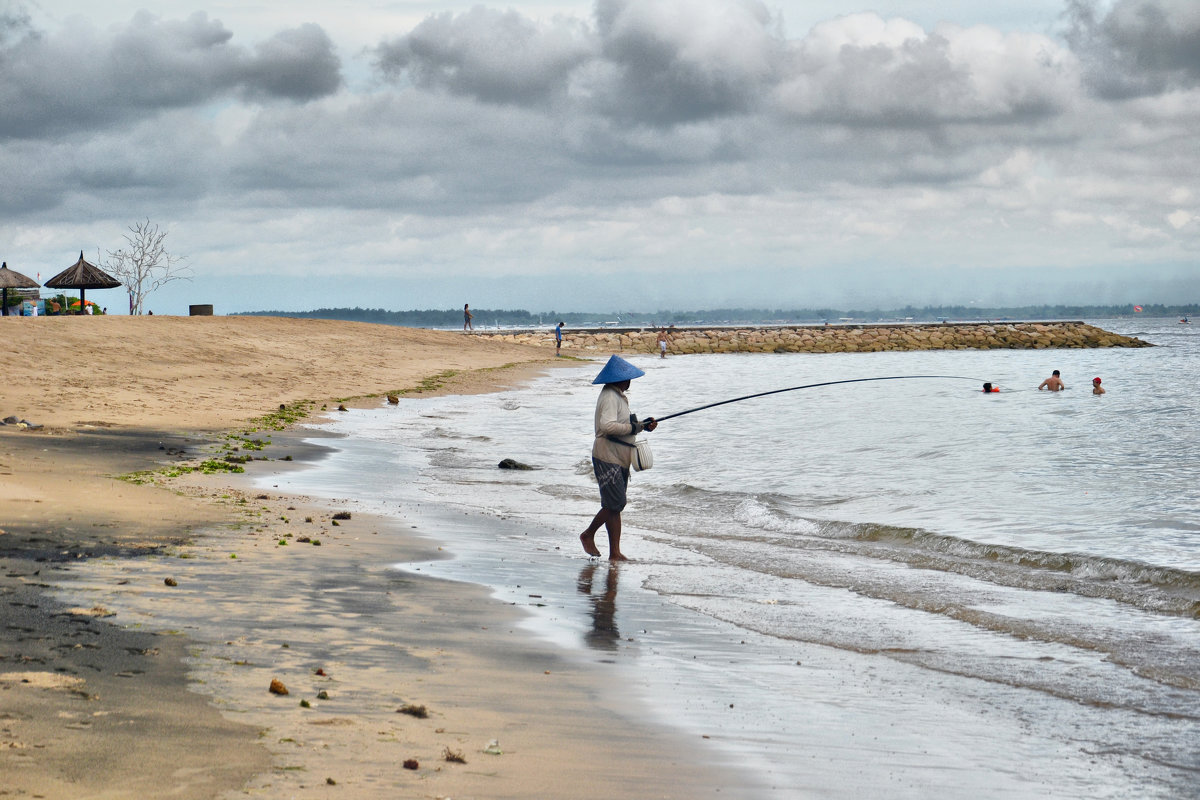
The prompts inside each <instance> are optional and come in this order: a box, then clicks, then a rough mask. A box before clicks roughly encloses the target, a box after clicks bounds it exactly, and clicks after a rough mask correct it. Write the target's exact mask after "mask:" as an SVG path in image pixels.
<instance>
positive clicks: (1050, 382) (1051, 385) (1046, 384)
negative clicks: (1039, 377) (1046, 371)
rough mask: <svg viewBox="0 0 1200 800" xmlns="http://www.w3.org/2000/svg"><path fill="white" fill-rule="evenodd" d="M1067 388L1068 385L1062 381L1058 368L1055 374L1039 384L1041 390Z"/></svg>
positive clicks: (1054, 390) (1059, 390) (1056, 390)
mask: <svg viewBox="0 0 1200 800" xmlns="http://www.w3.org/2000/svg"><path fill="white" fill-rule="evenodd" d="M1065 388H1067V386H1066V384H1064V383H1063V382H1062V378H1060V377H1059V375H1058V370H1054V374H1053V375H1051V376H1050V377H1049V378H1046V380H1044V381H1042V382H1041V383H1040V384H1038V391H1039V392H1040V391H1041V390H1042V389H1049V390H1050V391H1052V392H1061V391H1062V390H1063V389H1065Z"/></svg>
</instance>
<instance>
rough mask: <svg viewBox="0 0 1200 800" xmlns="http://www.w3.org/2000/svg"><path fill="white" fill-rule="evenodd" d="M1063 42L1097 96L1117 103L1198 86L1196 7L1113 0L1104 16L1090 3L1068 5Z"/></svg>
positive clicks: (1188, 1)
mask: <svg viewBox="0 0 1200 800" xmlns="http://www.w3.org/2000/svg"><path fill="white" fill-rule="evenodd" d="M1066 17H1067V21H1068V25H1069V27H1068V30H1067V33H1066V38H1067V41H1068V42H1069V43H1070V45H1071V47H1072V49H1073V50H1075V52H1077V53H1078V54H1079V56H1080V58H1081V60H1082V61H1083V63H1084V65H1085V68H1086V78H1087V83H1088V85H1089V86H1090V87H1091V88H1092V90H1093V91H1095V92H1096V93H1097V94H1098V95H1100V96H1101V97H1104V98H1108V99H1122V98H1129V97H1141V96H1146V95H1154V94H1160V93H1162V92H1165V91H1169V90H1172V89H1188V88H1193V87H1195V86H1198V85H1200V3H1197V2H1195V0H1118V2H1117V3H1116V4H1115V5H1114V6H1113V7H1112V8H1111V9H1110V10H1109V11H1108V13H1107V14H1102V13H1100V11H1099V9H1098V8H1097V6H1096V3H1095V2H1094V0H1069V2H1068V8H1067V14H1066Z"/></svg>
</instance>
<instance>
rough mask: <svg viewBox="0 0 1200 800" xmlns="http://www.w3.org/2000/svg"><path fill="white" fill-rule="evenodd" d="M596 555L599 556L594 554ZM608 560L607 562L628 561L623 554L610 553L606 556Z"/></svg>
mask: <svg viewBox="0 0 1200 800" xmlns="http://www.w3.org/2000/svg"><path fill="white" fill-rule="evenodd" d="M596 555H600V554H599V553H596ZM608 560H609V561H628V560H629V559H628V558H626V557H625V556H624V554H622V553H610V554H609V556H608Z"/></svg>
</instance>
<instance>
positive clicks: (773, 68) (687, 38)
mask: <svg viewBox="0 0 1200 800" xmlns="http://www.w3.org/2000/svg"><path fill="white" fill-rule="evenodd" d="M596 29H597V35H598V37H599V39H600V51H601V53H602V59H603V63H601V64H599V65H597V66H598V78H599V79H598V80H597V81H596V86H595V88H596V92H595V94H596V99H597V100H598V101H599V102H600V103H602V104H603V107H604V108H605V109H606V110H607V111H608V112H609V113H611V114H614V115H616V116H618V117H624V118H632V119H635V120H640V121H644V122H649V123H653V124H664V123H665V124H670V123H679V122H692V121H696V120H700V119H709V118H713V117H722V116H726V115H731V114H740V113H744V112H747V111H751V110H753V109H754V108H755V107H756V106H757V105H758V103H759V102H760V101H761V99H762V98H763V97H764V95H765V94H766V92H767V91H768V90H769V88H770V87H771V85H773V84H774V82H775V80H776V75H777V71H778V69H779V66H780V64H781V59H782V56H783V54H784V52H785V43H784V40H783V39H782V36H781V34H780V33H779V32H778V30H777V26H776V24H775V20H774V19H773V18H772V17H771V15H770V14H769V13H768V12H767V9H766V6H765V5H763V4H762V3H759V2H716V3H714V2H703V1H702V0H653V1H652V2H647V1H646V0H598V1H597V3H596ZM605 79H607V80H605ZM606 83H607V85H605V84H606Z"/></svg>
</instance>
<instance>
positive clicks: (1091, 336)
mask: <svg viewBox="0 0 1200 800" xmlns="http://www.w3.org/2000/svg"><path fill="white" fill-rule="evenodd" d="M564 333H565V336H564V338H563V350H564V351H565V352H567V353H572V352H574V353H578V354H580V355H586V354H591V353H595V352H604V353H657V352H658V342H657V338H658V331H657V330H656V329H654V328H636V329H611V328H610V329H586V330H574V331H572V330H565V331H564ZM474 335H476V336H480V337H483V338H487V339H494V340H503V341H513V342H520V343H522V344H535V345H543V346H545V347H554V332H553V330H552V329H551V330H545V331H542V330H521V331H498V332H494V333H492V332H486V331H478V332H476V333H475V334H474ZM668 336H669V339H670V342H669V344H668V346H667V352H668V353H670V354H686V353H874V352H881V351H884V350H1041V349H1052V348H1088V347H1153V345H1152V344H1151V343H1149V342H1145V341H1142V340H1141V339H1138V338H1136V337H1132V336H1122V335H1121V334H1117V333H1112V332H1110V331H1106V330H1103V329H1102V328H1097V327H1096V326H1094V325H1089V324H1087V323H1085V322H998V323H992V322H988V323H976V322H972V323H942V324H928V325H914V324H895V325H886V324H875V325H820V326H816V325H814V326H793V327H783V326H763V327H736V328H735V327H687V328H669V329H668Z"/></svg>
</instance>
